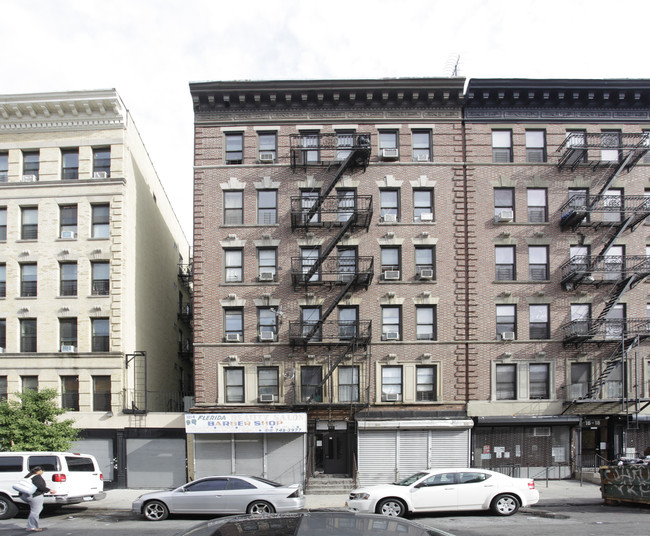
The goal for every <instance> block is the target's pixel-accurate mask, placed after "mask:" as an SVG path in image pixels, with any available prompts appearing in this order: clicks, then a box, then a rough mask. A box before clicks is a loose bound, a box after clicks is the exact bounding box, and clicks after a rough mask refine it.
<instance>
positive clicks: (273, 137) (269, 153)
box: [259, 132, 278, 162]
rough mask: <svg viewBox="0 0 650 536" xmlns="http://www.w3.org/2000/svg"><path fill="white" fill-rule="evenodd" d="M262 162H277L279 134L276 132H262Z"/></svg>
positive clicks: (260, 138)
mask: <svg viewBox="0 0 650 536" xmlns="http://www.w3.org/2000/svg"><path fill="white" fill-rule="evenodd" d="M259 143H260V158H259V159H260V162H275V161H276V160H277V155H278V152H277V134H276V133H275V132H260V134H259Z"/></svg>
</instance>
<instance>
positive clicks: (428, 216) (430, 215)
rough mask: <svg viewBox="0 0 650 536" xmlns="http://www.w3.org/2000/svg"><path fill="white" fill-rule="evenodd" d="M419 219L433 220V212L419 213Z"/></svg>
mask: <svg viewBox="0 0 650 536" xmlns="http://www.w3.org/2000/svg"><path fill="white" fill-rule="evenodd" d="M420 221H433V213H431V212H424V213H422V214H420Z"/></svg>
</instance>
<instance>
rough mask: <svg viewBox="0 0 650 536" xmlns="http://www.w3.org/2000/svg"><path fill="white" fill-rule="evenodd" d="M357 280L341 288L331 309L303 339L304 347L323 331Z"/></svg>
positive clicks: (323, 314) (348, 282)
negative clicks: (333, 312)
mask: <svg viewBox="0 0 650 536" xmlns="http://www.w3.org/2000/svg"><path fill="white" fill-rule="evenodd" d="M355 281H356V278H355V277H351V278H350V280H349V281H347V282H346V283H345V285H343V287H341V290H340V291H339V293H338V294H337V295H336V297H335V298H334V299H333V300H332V303H330V305H329V307H328V308H327V309H326V310H325V312H324V313H322V314H321V317H320V319H319V320H318V322H314V325H313V326H312V327H311V329H310V330H309V332H308V333H307V334H306V335H305V336H304V337H303V345H304V346H307V343H309V341H310V340H311V338H312V337H313V336H314V335H315V334H316V333H317V332H318V331H319V330H320V329H322V327H323V325H324V324H325V321H326V320H327V318H328V317H329V315H331V314H332V311H334V309H336V306H337V305H338V304H339V302H340V301H341V300H342V299H343V296H345V295H346V294H347V292H348V290H350V287H352V285H353V284H354V283H355Z"/></svg>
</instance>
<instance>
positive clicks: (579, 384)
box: [570, 363, 591, 400]
mask: <svg viewBox="0 0 650 536" xmlns="http://www.w3.org/2000/svg"><path fill="white" fill-rule="evenodd" d="M590 384H591V363H571V393H570V398H571V399H572V400H575V399H576V398H582V397H584V396H587V392H588V391H589V385H590Z"/></svg>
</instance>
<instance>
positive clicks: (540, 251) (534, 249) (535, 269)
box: [528, 246, 548, 281]
mask: <svg viewBox="0 0 650 536" xmlns="http://www.w3.org/2000/svg"><path fill="white" fill-rule="evenodd" d="M528 278H529V279H530V280H531V281H547V280H548V246H528Z"/></svg>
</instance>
